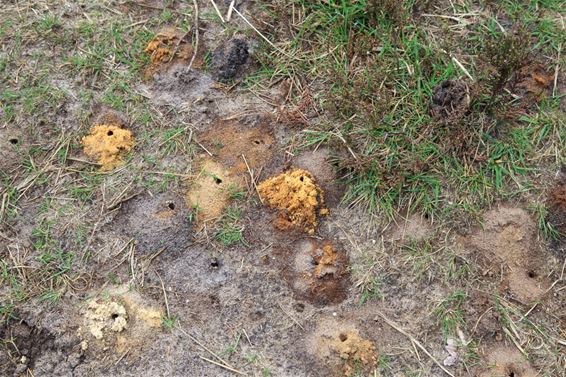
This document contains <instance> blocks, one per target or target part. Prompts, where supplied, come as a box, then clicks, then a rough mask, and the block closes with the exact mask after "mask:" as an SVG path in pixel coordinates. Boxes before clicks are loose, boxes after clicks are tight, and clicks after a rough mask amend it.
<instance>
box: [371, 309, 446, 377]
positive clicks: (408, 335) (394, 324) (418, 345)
mask: <svg viewBox="0 0 566 377" xmlns="http://www.w3.org/2000/svg"><path fill="white" fill-rule="evenodd" d="M377 315H379V316H380V317H381V318H382V319H383V320H384V321H385V323H387V324H388V325H389V326H391V327H393V328H394V329H395V330H397V331H399V332H400V333H401V334H403V335H405V336H406V337H407V338H409V340H410V341H411V342H413V343H414V344H416V346H417V347H419V348H420V349H421V350H422V351H423V352H424V353H425V354H426V355H427V356H428V357H430V359H431V360H432V361H433V362H434V363H435V364H436V365H438V367H439V368H440V369H442V370H443V371H444V373H446V374H447V375H449V376H451V377H455V376H454V375H453V374H452V373H450V371H449V370H448V369H446V368H445V367H444V366H443V365H442V364H440V363H439V362H438V360H436V359H435V358H434V356H432V355H431V354H430V352H428V351H427V350H426V348H425V347H424V346H423V345H422V344H421V342H419V341H418V340H417V339H415V338H414V337H413V336H412V335H411V334H409V333H408V332H406V331H405V330H403V329H402V328H401V327H399V326H398V325H397V324H396V323H395V322H393V321H391V320H390V319H388V318H387V317H386V316H385V315H384V314H383V313H381V312H379V311H378V312H377Z"/></svg>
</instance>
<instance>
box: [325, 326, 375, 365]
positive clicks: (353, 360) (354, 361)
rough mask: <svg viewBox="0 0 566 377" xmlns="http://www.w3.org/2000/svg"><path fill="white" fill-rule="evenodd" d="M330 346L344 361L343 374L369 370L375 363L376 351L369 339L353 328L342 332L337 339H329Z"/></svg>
mask: <svg viewBox="0 0 566 377" xmlns="http://www.w3.org/2000/svg"><path fill="white" fill-rule="evenodd" d="M330 348H331V349H333V350H334V352H336V353H337V354H338V355H339V357H340V359H342V360H343V361H344V367H343V370H344V375H345V376H352V375H354V374H355V373H356V372H357V371H359V370H360V369H361V370H364V371H369V370H371V369H373V368H375V367H376V365H377V352H376V350H375V346H374V345H373V343H372V342H371V341H369V340H366V339H363V338H361V337H360V336H359V334H358V332H357V331H355V330H350V331H347V332H342V333H340V334H339V335H338V339H335V338H333V339H331V340H330Z"/></svg>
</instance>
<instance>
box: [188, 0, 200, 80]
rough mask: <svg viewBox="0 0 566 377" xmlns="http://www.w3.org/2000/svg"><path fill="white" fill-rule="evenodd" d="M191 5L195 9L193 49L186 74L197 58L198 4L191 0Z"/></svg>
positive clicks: (195, 0)
mask: <svg viewBox="0 0 566 377" xmlns="http://www.w3.org/2000/svg"><path fill="white" fill-rule="evenodd" d="M193 5H194V7H195V48H194V50H193V56H192V57H191V61H190V62H189V66H188V67H187V72H188V71H190V70H191V67H192V66H193V63H194V61H195V58H196V57H197V52H198V44H199V30H198V28H199V26H198V3H197V0H193Z"/></svg>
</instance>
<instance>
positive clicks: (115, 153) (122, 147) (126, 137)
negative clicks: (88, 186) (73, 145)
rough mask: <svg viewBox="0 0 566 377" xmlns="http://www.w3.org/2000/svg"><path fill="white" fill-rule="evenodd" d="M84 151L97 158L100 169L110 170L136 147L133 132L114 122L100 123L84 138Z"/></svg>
mask: <svg viewBox="0 0 566 377" xmlns="http://www.w3.org/2000/svg"><path fill="white" fill-rule="evenodd" d="M81 142H82V144H83V150H84V153H85V154H86V155H87V156H88V157H90V158H92V159H94V160H96V161H97V162H98V164H99V165H100V170H102V171H109V170H112V169H114V168H115V167H117V166H119V165H121V164H122V161H123V159H124V156H125V155H126V154H127V153H128V152H129V151H131V150H132V148H133V147H134V144H135V142H134V136H133V135H132V132H131V131H129V130H126V129H123V128H120V127H119V126H117V125H113V124H99V125H96V126H94V127H93V128H92V129H91V130H90V134H89V135H88V136H85V137H83V138H82V141H81Z"/></svg>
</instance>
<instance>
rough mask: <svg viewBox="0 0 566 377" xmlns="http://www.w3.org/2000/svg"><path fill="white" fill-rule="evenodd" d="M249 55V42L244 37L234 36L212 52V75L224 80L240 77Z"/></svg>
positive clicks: (216, 78) (218, 79)
mask: <svg viewBox="0 0 566 377" xmlns="http://www.w3.org/2000/svg"><path fill="white" fill-rule="evenodd" d="M249 55H250V53H249V47H248V43H247V42H246V41H245V40H244V39H243V38H233V39H231V40H229V41H227V42H225V43H223V44H222V45H220V46H219V47H218V48H217V49H216V50H214V52H213V53H212V69H211V71H212V76H213V77H214V79H215V80H217V81H222V82H226V81H230V80H233V79H235V78H238V77H240V76H241V75H242V74H243V72H244V68H245V66H246V63H247V62H248V60H249Z"/></svg>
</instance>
